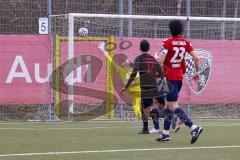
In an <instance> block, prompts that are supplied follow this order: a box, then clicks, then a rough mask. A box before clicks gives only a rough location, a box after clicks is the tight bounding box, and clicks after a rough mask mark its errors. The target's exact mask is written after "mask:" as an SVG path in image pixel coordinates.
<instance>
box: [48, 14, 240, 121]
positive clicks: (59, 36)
mask: <svg viewBox="0 0 240 160" xmlns="http://www.w3.org/2000/svg"><path fill="white" fill-rule="evenodd" d="M173 19H178V20H182V21H183V23H184V24H185V31H184V36H185V37H187V38H189V39H190V40H191V42H192V44H193V46H194V48H196V51H197V53H198V55H199V57H200V59H201V67H200V70H201V79H200V81H199V83H197V84H193V83H192V82H191V81H190V80H191V78H189V77H191V74H192V73H193V72H194V70H193V69H192V68H193V66H192V64H191V57H189V56H186V57H187V58H186V64H187V67H188V70H187V73H186V78H185V79H184V85H183V89H182V91H181V96H180V102H181V106H183V107H184V106H188V107H187V108H190V109H189V110H188V111H189V114H191V116H192V117H193V118H226V117H228V118H240V107H239V104H240V100H239V98H238V96H237V95H239V90H240V89H238V86H240V85H239V83H238V82H236V81H231V80H230V79H238V78H237V77H239V76H240V75H238V69H239V66H238V65H237V64H238V63H237V60H239V58H238V57H239V56H237V54H238V48H239V43H240V41H239V39H240V18H222V17H184V16H146V15H113V14H81V13H69V14H64V15H53V16H51V33H52V38H53V43H52V44H53V49H54V54H53V55H54V58H53V59H54V73H55V74H54V77H53V78H54V81H53V86H54V87H53V88H54V103H55V110H56V115H57V117H59V118H62V119H66V120H69V121H72V120H82V119H99V118H100V119H127V118H130V119H134V118H135V117H136V114H135V113H134V112H133V109H132V101H131V96H130V95H120V94H119V90H120V89H121V87H123V86H124V83H125V81H126V79H127V77H125V80H124V79H123V77H121V76H120V73H119V72H120V71H119V67H120V68H121V69H123V70H124V62H125V61H126V60H127V59H129V60H130V61H133V60H134V58H135V57H136V56H137V55H138V54H140V53H139V42H140V40H141V39H143V38H144V39H147V40H149V42H150V44H151V50H150V54H154V53H155V52H156V51H159V50H160V47H161V42H162V40H163V39H165V38H168V37H169V36H170V33H169V29H168V23H169V21H170V20H173ZM80 29H81V31H80ZM82 31H84V34H83V33H81V32H82ZM85 31H88V33H85ZM101 46H104V48H101ZM104 49H105V50H104ZM125 70H126V72H130V71H129V70H128V69H125ZM126 75H129V74H126ZM226 77H228V78H226ZM230 77H231V78H230ZM219 92H221V93H219ZM229 93H231V94H229ZM216 95H218V96H216ZM139 105H140V104H139ZM189 105H190V107H189Z"/></svg>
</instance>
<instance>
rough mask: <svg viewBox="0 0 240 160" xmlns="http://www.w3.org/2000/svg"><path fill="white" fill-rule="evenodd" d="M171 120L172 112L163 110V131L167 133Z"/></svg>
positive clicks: (166, 109)
mask: <svg viewBox="0 0 240 160" xmlns="http://www.w3.org/2000/svg"><path fill="white" fill-rule="evenodd" d="M172 118H173V112H172V111H170V110H169V109H168V108H165V109H164V130H166V131H168V130H169V128H170V126H171V123H172Z"/></svg>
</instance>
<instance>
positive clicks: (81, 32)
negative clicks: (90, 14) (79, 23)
mask: <svg viewBox="0 0 240 160" xmlns="http://www.w3.org/2000/svg"><path fill="white" fill-rule="evenodd" d="M78 34H79V35H80V36H82V37H85V36H87V35H88V29H87V28H80V29H79V30H78Z"/></svg>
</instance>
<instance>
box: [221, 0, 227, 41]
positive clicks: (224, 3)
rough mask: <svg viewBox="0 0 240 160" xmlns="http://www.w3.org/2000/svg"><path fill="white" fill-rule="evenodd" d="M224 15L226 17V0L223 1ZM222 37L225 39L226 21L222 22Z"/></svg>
mask: <svg viewBox="0 0 240 160" xmlns="http://www.w3.org/2000/svg"><path fill="white" fill-rule="evenodd" d="M222 17H226V0H224V1H223V12H222ZM220 36H221V39H222V40H224V39H225V22H222V25H221V35H220Z"/></svg>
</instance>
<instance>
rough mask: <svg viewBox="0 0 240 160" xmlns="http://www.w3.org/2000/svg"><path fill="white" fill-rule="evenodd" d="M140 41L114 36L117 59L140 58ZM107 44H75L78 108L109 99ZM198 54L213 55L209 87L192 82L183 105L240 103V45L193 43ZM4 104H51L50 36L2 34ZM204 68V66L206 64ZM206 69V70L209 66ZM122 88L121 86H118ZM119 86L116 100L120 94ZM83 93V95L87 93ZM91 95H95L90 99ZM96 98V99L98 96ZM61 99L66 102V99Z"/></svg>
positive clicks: (0, 90)
mask: <svg viewBox="0 0 240 160" xmlns="http://www.w3.org/2000/svg"><path fill="white" fill-rule="evenodd" d="M148 40H149V42H150V44H151V50H150V52H149V53H150V54H152V55H154V53H155V52H156V51H159V50H160V48H161V42H162V39H157V38H156V39H148ZM140 41H141V38H126V37H125V38H120V37H115V54H116V55H119V54H125V55H126V56H127V57H128V58H129V59H131V60H132V61H133V60H134V58H135V57H136V56H138V55H139V54H140V51H139V42H140ZM100 42H102V41H75V48H74V49H75V53H74V55H75V57H79V56H80V59H79V60H78V63H80V65H79V66H81V67H79V68H78V69H77V70H76V71H74V74H75V75H74V82H75V85H74V87H76V88H74V89H76V90H78V91H81V90H82V91H83V92H81V93H80V92H79V94H78V93H77V94H78V95H75V96H74V100H75V102H77V103H88V102H91V103H99V102H102V100H103V99H104V98H105V96H106V93H105V92H106V83H107V82H106V58H105V56H104V55H103V53H102V52H101V50H99V49H98V45H99V44H100ZM191 42H192V44H193V46H194V48H195V49H196V50H199V49H201V50H204V51H207V52H208V53H209V54H210V55H211V67H210V70H209V71H208V73H209V74H208V73H207V77H202V78H203V79H204V78H205V80H204V85H205V88H204V89H202V90H201V92H199V93H198V94H196V92H195V91H194V90H193V89H191V88H190V86H189V84H188V83H187V80H186V79H184V85H183V88H182V90H181V93H180V101H181V102H182V103H193V104H213V103H214V104H215V103H240V97H239V95H240V81H239V80H238V79H239V78H240V72H239V70H240V65H239V62H240V56H238V54H239V53H238V52H239V47H240V41H237V40H236V41H230V40H229V41H228V40H224V41H223V40H191ZM67 46H68V45H67V42H66V41H62V42H61V43H60V50H61V62H62V64H63V63H64V62H66V61H67V59H68V58H67V56H68V47H67ZM0 55H1V58H0V104H46V103H52V99H53V98H52V92H53V90H52V88H51V87H50V85H49V79H48V78H49V76H50V75H51V73H52V50H51V37H50V36H47V35H0ZM202 64H203V65H202V68H204V63H202ZM205 67H206V66H205ZM116 86H118V85H116ZM116 86H115V89H116V91H115V95H116V96H117V97H118V98H119V101H122V100H121V98H120V96H119V95H118V92H117V90H119V89H120V88H117V87H116ZM83 93H84V94H83ZM89 95H90V96H89ZM94 95H96V96H94ZM66 98H67V96H66V94H64V93H63V94H62V99H66Z"/></svg>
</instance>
